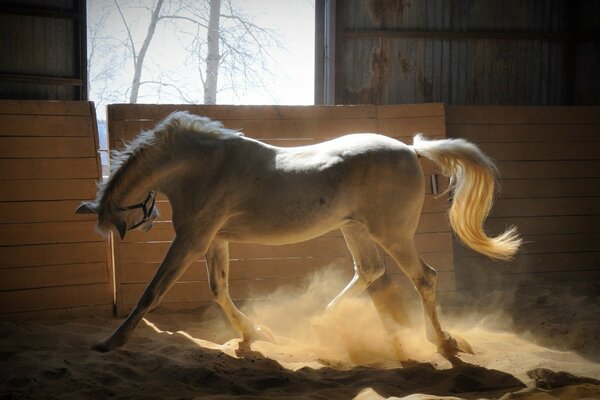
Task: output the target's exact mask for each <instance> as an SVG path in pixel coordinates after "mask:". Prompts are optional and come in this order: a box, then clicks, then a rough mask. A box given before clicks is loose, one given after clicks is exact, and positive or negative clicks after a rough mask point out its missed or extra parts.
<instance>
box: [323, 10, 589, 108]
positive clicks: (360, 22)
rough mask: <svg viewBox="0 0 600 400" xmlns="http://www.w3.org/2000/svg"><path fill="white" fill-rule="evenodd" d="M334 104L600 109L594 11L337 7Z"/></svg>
mask: <svg viewBox="0 0 600 400" xmlns="http://www.w3.org/2000/svg"><path fill="white" fill-rule="evenodd" d="M336 14H337V15H336V21H335V23H336V39H335V46H336V57H335V70H336V74H335V102H336V103H338V104H362V103H375V104H404V103H419V102H444V103H446V104H449V105H455V104H456V105H581V104H587V105H597V104H600V99H599V96H597V93H598V91H600V78H599V77H598V76H599V75H600V74H598V73H597V66H598V65H599V62H600V41H599V40H598V38H599V37H600V36H599V35H598V33H593V32H594V31H596V32H597V27H598V26H600V23H599V21H598V19H599V17H598V15H599V14H600V3H598V2H585V1H567V0H535V1H521V0H506V1H501V2H500V1H492V0H486V1H468V0H454V1H440V0H422V1H396V0H390V1H386V0H383V1H382V0H347V1H337V2H336Z"/></svg>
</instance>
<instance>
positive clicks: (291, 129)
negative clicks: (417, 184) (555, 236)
mask: <svg viewBox="0 0 600 400" xmlns="http://www.w3.org/2000/svg"><path fill="white" fill-rule="evenodd" d="M177 110H187V111H189V112H192V113H194V114H199V115H205V116H208V117H210V118H213V119H217V120H220V121H221V122H223V124H224V125H225V126H226V127H228V128H232V129H239V130H242V131H243V132H244V134H245V135H246V136H250V137H253V138H256V139H259V140H263V141H265V142H268V143H271V144H274V145H277V146H296V145H304V144H313V143H318V142H321V141H324V140H327V139H331V138H334V137H338V136H341V135H343V134H347V133H358V132H378V133H382V134H385V135H388V136H390V137H394V138H397V139H399V140H402V141H404V142H409V143H410V142H412V136H413V135H414V134H415V133H417V132H423V133H425V134H426V135H427V136H429V137H433V138H443V137H445V136H446V125H445V111H444V106H443V105H442V104H420V105H404V106H310V107H285V106H205V105H199V106H193V105H132V104H122V105H111V106H109V108H108V127H109V136H110V137H109V146H110V147H111V148H112V149H119V148H121V147H122V143H123V140H131V139H132V138H133V137H135V136H136V135H137V134H138V133H140V132H141V131H142V130H148V129H152V128H153V127H154V126H155V125H156V123H157V122H159V121H160V120H161V119H162V118H164V117H166V116H167V115H168V114H170V113H171V112H173V111H177ZM423 168H424V171H425V173H426V184H427V185H426V187H427V193H428V194H427V197H426V201H425V206H424V211H423V214H422V218H421V223H420V225H419V230H418V235H417V245H418V247H419V248H420V250H421V252H422V253H423V255H424V257H425V258H426V259H427V260H428V261H429V262H431V263H432V264H434V265H436V266H438V267H439V269H440V270H441V271H442V272H441V273H440V284H439V288H440V290H442V291H443V290H446V291H449V290H453V289H454V274H453V271H452V270H453V262H452V236H451V234H450V231H449V227H448V223H447V219H446V211H447V207H448V196H447V195H441V196H436V195H434V194H432V193H431V184H430V181H431V179H430V176H431V175H432V174H435V173H436V171H435V168H434V166H433V164H432V163H430V162H428V161H427V160H423ZM439 181H440V190H441V191H443V190H444V189H445V188H446V187H447V184H448V181H447V179H444V178H442V177H440V179H439ZM158 201H159V202H158V207H159V209H160V211H161V216H160V219H159V222H157V223H156V224H155V227H154V228H153V229H152V230H151V231H149V232H145V233H144V232H129V233H128V235H127V237H126V240H125V241H115V243H114V251H115V278H116V299H117V313H118V314H119V315H123V314H125V313H127V312H128V311H129V310H130V309H131V307H132V306H133V305H134V304H135V303H136V302H137V300H138V298H139V296H140V294H141V292H142V291H143V288H144V287H145V286H146V284H147V282H148V281H149V279H150V278H151V277H152V275H153V274H154V272H155V271H156V268H157V267H158V265H159V263H160V261H162V259H163V257H164V255H165V252H166V249H167V248H168V246H169V243H170V241H171V239H172V237H173V229H172V227H171V223H170V219H171V209H170V206H169V203H168V201H167V200H166V199H165V198H164V197H163V196H159V197H158ZM231 258H232V266H231V288H232V289H231V292H232V296H233V297H234V298H235V299H238V300H240V299H248V298H252V297H255V296H261V295H263V294H264V293H265V292H267V291H271V290H273V289H274V288H275V287H276V286H277V285H281V284H294V283H295V282H298V281H299V280H301V279H305V278H306V276H307V275H309V274H311V273H312V272H314V271H316V270H317V269H319V268H322V267H323V266H326V265H332V264H335V265H340V266H341V267H342V268H343V267H345V268H346V270H347V271H348V273H349V274H350V273H351V272H352V268H351V265H352V261H351V258H350V255H349V253H348V250H347V248H346V246H345V243H344V240H343V238H342V236H341V234H340V233H339V232H332V233H330V234H327V235H325V236H323V237H321V238H317V239H314V240H311V241H308V242H305V243H298V244H292V245H286V246H259V245H248V244H232V245H231ZM386 264H387V265H388V268H390V272H392V273H394V274H395V275H400V271H399V269H398V268H396V267H395V265H394V263H393V262H392V261H391V259H390V258H389V257H387V258H386ZM210 300H211V296H210V291H209V289H208V282H207V277H206V272H205V266H204V262H203V260H199V261H198V262H197V263H195V264H193V265H192V266H191V267H190V268H189V270H188V271H186V273H185V274H184V275H183V276H182V277H181V278H180V280H179V281H178V283H177V284H176V285H175V286H174V287H173V288H172V289H171V290H170V292H169V294H167V295H166V297H165V299H164V300H163V303H164V304H166V305H167V306H172V307H193V306H196V305H198V304H200V303H203V302H207V301H210Z"/></svg>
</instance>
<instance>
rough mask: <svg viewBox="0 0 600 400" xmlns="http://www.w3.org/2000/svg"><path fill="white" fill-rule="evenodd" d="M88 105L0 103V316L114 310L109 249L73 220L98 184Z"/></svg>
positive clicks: (89, 226) (88, 222)
mask: <svg viewBox="0 0 600 400" xmlns="http://www.w3.org/2000/svg"><path fill="white" fill-rule="evenodd" d="M96 129H97V128H96V119H95V111H94V106H93V104H92V103H89V102H50V101H48V102H46V101H13V100H0V314H2V316H3V317H4V318H10V317H14V316H16V315H17V314H22V313H40V312H41V313H44V312H49V311H52V312H53V313H55V312H56V311H57V310H58V312H66V311H67V310H72V309H79V308H89V307H92V308H93V309H94V310H95V311H104V312H107V313H108V312H110V311H111V310H112V307H113V290H112V266H111V264H110V262H109V260H110V259H111V258H110V257H109V254H110V253H109V248H108V243H107V242H106V241H105V240H103V238H102V237H100V236H99V235H97V234H96V233H95V229H94V226H95V218H94V216H92V215H76V214H75V208H76V207H77V205H78V204H79V202H80V201H81V200H84V199H91V198H93V197H94V196H95V192H96V185H95V184H96V181H98V180H100V179H101V166H100V161H99V157H98V154H97V151H98V137H97V130H96Z"/></svg>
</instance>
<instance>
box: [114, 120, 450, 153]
mask: <svg viewBox="0 0 600 400" xmlns="http://www.w3.org/2000/svg"><path fill="white" fill-rule="evenodd" d="M221 122H222V123H223V125H224V126H225V127H226V128H229V129H235V130H239V131H241V132H243V133H244V135H246V136H248V137H251V138H254V139H258V140H264V139H277V138H279V139H293V138H296V139H298V138H301V139H314V142H315V143H316V142H320V141H322V140H326V139H333V138H336V137H339V136H342V135H345V134H350V133H380V134H384V135H387V136H390V137H395V138H398V139H399V140H401V141H403V142H405V143H412V137H413V136H414V135H415V133H416V132H423V133H425V134H426V135H427V136H428V137H429V138H432V139H441V138H443V137H445V134H444V132H445V127H444V126H443V121H442V124H441V126H438V125H439V124H431V123H429V122H427V121H426V120H422V121H421V120H417V121H410V120H409V121H404V120H384V121H377V120H372V119H367V120H355V119H329V120H328V119H320V120H319V119H317V120H313V119H311V120H227V119H225V120H221ZM157 123H158V121H154V120H144V121H114V124H113V126H114V127H115V128H113V129H114V132H115V134H114V142H113V143H114V144H116V145H118V147H117V148H120V147H122V140H132V139H133V138H134V137H136V136H137V135H138V134H139V133H140V132H143V131H147V130H150V129H152V128H154V127H155V126H156V124H157Z"/></svg>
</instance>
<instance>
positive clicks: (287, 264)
mask: <svg viewBox="0 0 600 400" xmlns="http://www.w3.org/2000/svg"><path fill="white" fill-rule="evenodd" d="M332 264H336V265H342V266H344V267H346V268H348V269H350V270H352V265H353V264H352V259H351V258H350V257H311V258H281V259H263V260H233V261H231V263H230V269H229V278H230V279H266V278H292V277H301V276H306V275H308V274H310V273H313V272H314V271H317V270H320V269H322V268H325V267H327V266H329V265H332ZM159 265H160V263H158V262H155V263H135V264H124V265H122V275H121V277H122V278H121V282H123V283H147V282H149V281H150V279H152V277H153V276H154V274H155V273H156V270H157V268H158V266H159ZM207 280H208V277H207V273H206V264H205V262H204V261H202V260H198V261H196V262H195V263H193V264H192V265H191V266H190V267H189V268H188V269H187V271H186V272H185V273H184V274H183V275H182V276H181V278H180V279H179V281H182V282H183V281H207Z"/></svg>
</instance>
